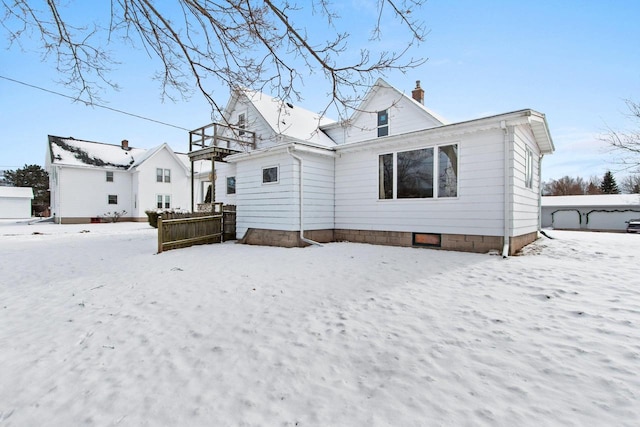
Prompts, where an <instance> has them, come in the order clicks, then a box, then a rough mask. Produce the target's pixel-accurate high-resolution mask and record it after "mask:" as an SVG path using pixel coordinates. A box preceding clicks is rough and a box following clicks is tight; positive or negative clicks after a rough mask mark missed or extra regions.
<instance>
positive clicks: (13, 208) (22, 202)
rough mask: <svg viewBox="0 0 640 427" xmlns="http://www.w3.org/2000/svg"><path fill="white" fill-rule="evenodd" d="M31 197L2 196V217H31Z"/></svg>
mask: <svg viewBox="0 0 640 427" xmlns="http://www.w3.org/2000/svg"><path fill="white" fill-rule="evenodd" d="M30 217H31V199H29V198H25V197H0V218H30Z"/></svg>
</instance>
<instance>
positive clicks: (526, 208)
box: [510, 126, 540, 236]
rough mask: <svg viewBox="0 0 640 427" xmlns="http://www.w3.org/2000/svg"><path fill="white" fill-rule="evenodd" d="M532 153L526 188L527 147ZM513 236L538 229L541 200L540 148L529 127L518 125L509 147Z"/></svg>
mask: <svg viewBox="0 0 640 427" xmlns="http://www.w3.org/2000/svg"><path fill="white" fill-rule="evenodd" d="M527 148H528V149H529V150H531V153H532V154H533V170H532V173H533V186H532V187H531V188H528V187H527V186H526V182H525V173H526V165H525V159H526V150H527ZM512 162H513V163H512V164H513V168H512V174H511V176H510V178H511V181H512V188H513V193H512V195H511V197H512V217H511V220H512V221H511V224H512V232H511V235H512V236H520V235H523V234H528V233H533V232H535V231H537V230H538V223H539V215H540V208H539V201H540V182H539V181H540V180H539V168H540V152H539V150H538V147H537V145H536V143H535V140H534V137H533V133H532V132H531V129H530V128H528V127H525V126H517V127H516V128H515V132H514V142H513V149H512Z"/></svg>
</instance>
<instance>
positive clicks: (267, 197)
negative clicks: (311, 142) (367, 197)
mask: <svg viewBox="0 0 640 427" xmlns="http://www.w3.org/2000/svg"><path fill="white" fill-rule="evenodd" d="M295 155H296V156H298V157H301V158H302V159H303V163H304V179H303V183H304V201H303V204H304V205H303V210H304V229H305V230H322V229H333V228H334V183H333V178H334V159H333V158H332V157H325V156H321V155H314V154H308V153H302V152H299V151H296V152H295ZM273 166H278V168H279V181H278V182H277V183H269V184H263V183H262V169H263V168H266V167H273ZM236 171H237V175H236V201H237V206H238V207H237V219H236V223H237V226H236V227H237V228H236V234H237V236H238V238H242V237H243V236H244V234H245V233H246V231H247V229H249V228H264V229H270V230H285V231H298V230H300V202H299V200H300V181H299V179H300V178H299V177H300V166H299V163H298V161H297V160H295V159H293V158H292V157H291V156H289V155H288V154H286V153H280V154H274V155H271V156H265V157H261V158H258V159H246V160H243V161H241V162H238V164H237V169H236Z"/></svg>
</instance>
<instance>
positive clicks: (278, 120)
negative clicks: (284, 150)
mask: <svg viewBox="0 0 640 427" xmlns="http://www.w3.org/2000/svg"><path fill="white" fill-rule="evenodd" d="M243 92H244V94H245V95H246V97H247V98H248V99H249V101H250V102H251V103H252V104H253V105H254V106H255V108H256V110H257V111H258V112H259V113H260V115H261V116H262V117H263V118H264V120H265V121H266V122H267V124H268V125H269V126H270V127H271V128H272V129H273V131H274V132H275V133H276V134H278V135H283V136H285V137H289V138H293V139H296V140H300V141H305V142H310V143H312V144H315V145H320V146H323V147H333V146H335V145H336V143H335V142H334V141H333V140H332V139H331V138H329V137H328V136H327V135H326V134H325V133H324V132H322V131H321V130H320V129H319V127H320V126H325V125H329V124H331V123H334V122H335V121H334V120H332V119H329V118H327V117H324V116H321V115H320V114H318V113H314V112H312V111H309V110H306V109H304V108H302V107H300V106H298V105H293V104H292V103H289V102H283V101H282V100H279V99H276V98H273V97H271V96H269V95H266V94H264V93H262V92H257V91H251V90H244V91H243Z"/></svg>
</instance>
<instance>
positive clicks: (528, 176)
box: [524, 147, 533, 189]
mask: <svg viewBox="0 0 640 427" xmlns="http://www.w3.org/2000/svg"><path fill="white" fill-rule="evenodd" d="M524 186H525V187H527V188H531V189H533V151H531V149H530V148H529V147H526V148H525V154H524Z"/></svg>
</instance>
